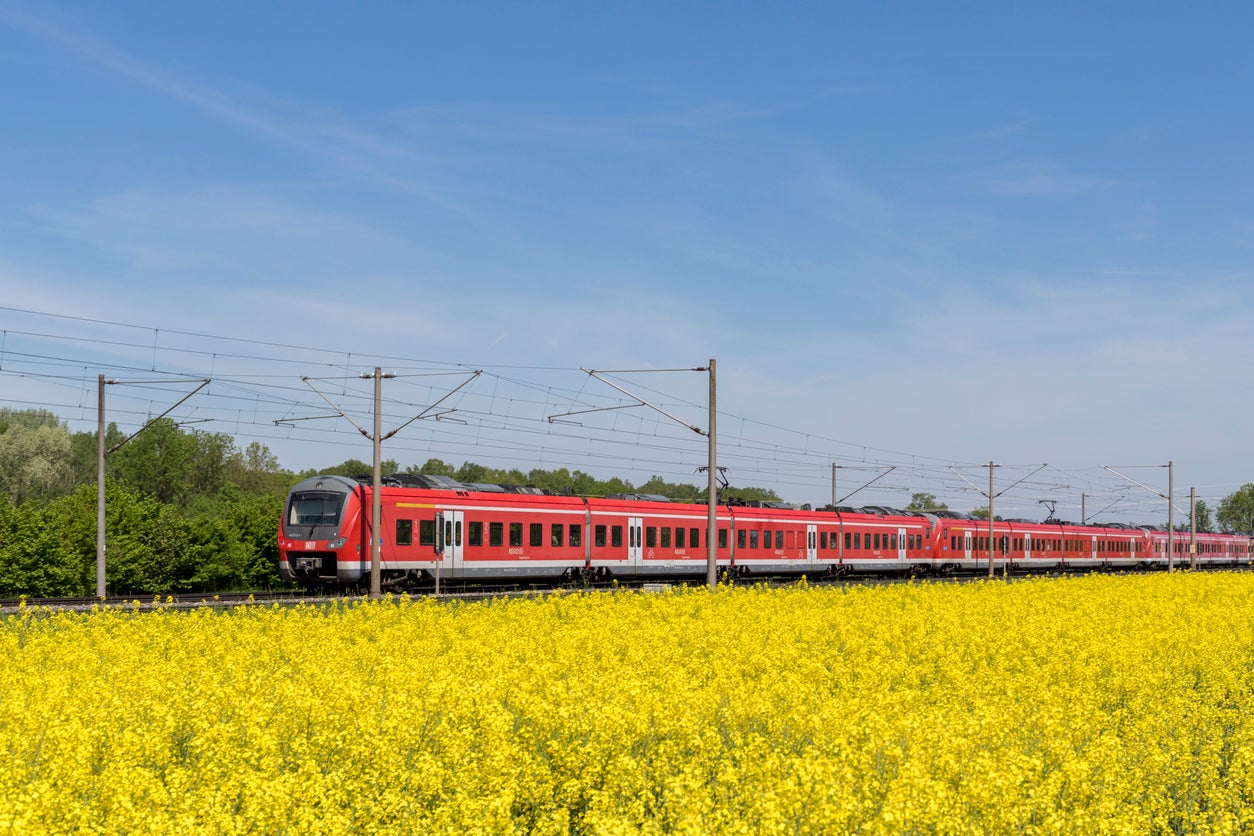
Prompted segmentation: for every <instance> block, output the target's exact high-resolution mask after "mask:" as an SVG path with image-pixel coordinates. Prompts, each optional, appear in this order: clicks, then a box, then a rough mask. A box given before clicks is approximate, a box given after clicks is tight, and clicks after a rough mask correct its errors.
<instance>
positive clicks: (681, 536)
mask: <svg viewBox="0 0 1254 836" xmlns="http://www.w3.org/2000/svg"><path fill="white" fill-rule="evenodd" d="M687 539H688V538H687V535H686V533H685V532H684V530H683V529H682V528H676V529H675V548H677V549H682V548H684V547H685V546H686V545H687Z"/></svg>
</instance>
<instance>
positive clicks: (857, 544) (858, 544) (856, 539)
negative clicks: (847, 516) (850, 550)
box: [853, 531, 870, 551]
mask: <svg viewBox="0 0 1254 836" xmlns="http://www.w3.org/2000/svg"><path fill="white" fill-rule="evenodd" d="M867 539H870V535H869V534H868V535H867ZM853 547H854V550H856V551H860V550H861V549H862V532H861V531H855V532H854V534H853Z"/></svg>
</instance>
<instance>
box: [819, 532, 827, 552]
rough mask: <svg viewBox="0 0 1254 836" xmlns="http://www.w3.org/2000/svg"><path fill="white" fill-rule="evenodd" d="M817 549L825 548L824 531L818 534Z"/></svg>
mask: <svg viewBox="0 0 1254 836" xmlns="http://www.w3.org/2000/svg"><path fill="white" fill-rule="evenodd" d="M819 548H820V549H826V548H827V532H826V531H820V532H819Z"/></svg>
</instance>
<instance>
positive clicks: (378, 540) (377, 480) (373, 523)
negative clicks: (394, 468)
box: [363, 366, 395, 598]
mask: <svg viewBox="0 0 1254 836" xmlns="http://www.w3.org/2000/svg"><path fill="white" fill-rule="evenodd" d="M364 376H365V375H363V377H364ZM394 376H395V375H388V377H394ZM373 377H374V435H373V436H371V440H372V441H373V442H374V485H373V487H374V490H373V491H372V492H371V496H370V595H371V597H373V598H378V597H379V596H380V595H382V594H383V588H382V581H381V580H380V578H379V557H380V555H379V552H380V550H381V549H382V548H383V519H382V517H383V511H382V503H381V501H380V499H379V493H380V490H381V489H382V487H383V462H382V459H381V454H382V448H383V426H382V420H383V419H382V417H381V412H382V409H383V370H382V369H380V368H379V367H378V366H375V367H374V375H373Z"/></svg>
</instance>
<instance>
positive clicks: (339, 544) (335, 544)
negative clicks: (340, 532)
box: [327, 537, 348, 549]
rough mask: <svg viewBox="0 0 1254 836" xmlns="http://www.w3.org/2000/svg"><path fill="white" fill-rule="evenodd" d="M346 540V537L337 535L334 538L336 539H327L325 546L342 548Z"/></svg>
mask: <svg viewBox="0 0 1254 836" xmlns="http://www.w3.org/2000/svg"><path fill="white" fill-rule="evenodd" d="M347 542H348V540H347V539H346V538H344V537H337V538H336V539H334V540H329V541H327V548H328V549H342V548H344V544H345V543H347Z"/></svg>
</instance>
